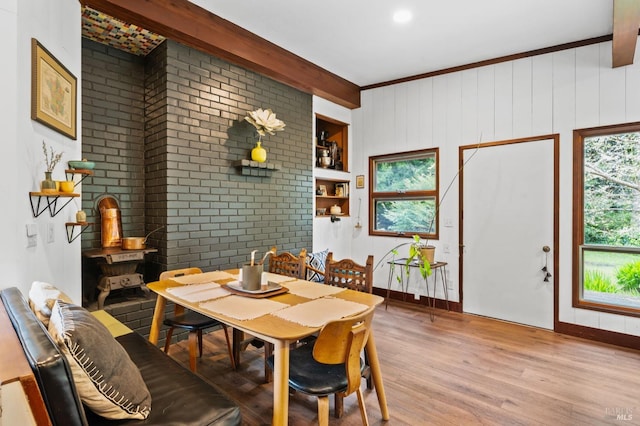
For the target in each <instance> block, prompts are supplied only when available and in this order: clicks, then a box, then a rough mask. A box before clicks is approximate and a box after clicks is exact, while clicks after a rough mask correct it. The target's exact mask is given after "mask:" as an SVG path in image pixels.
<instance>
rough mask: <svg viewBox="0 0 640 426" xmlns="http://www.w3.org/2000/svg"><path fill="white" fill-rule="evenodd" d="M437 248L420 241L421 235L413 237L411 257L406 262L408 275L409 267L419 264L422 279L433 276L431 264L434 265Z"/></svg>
mask: <svg viewBox="0 0 640 426" xmlns="http://www.w3.org/2000/svg"><path fill="white" fill-rule="evenodd" d="M435 249H436V248H435V247H434V246H431V245H428V244H427V243H426V242H424V243H423V242H422V241H421V240H420V236H419V235H417V234H416V235H414V236H413V242H412V243H411V244H410V245H409V257H407V261H406V262H405V268H406V273H407V275H409V266H410V265H411V264H412V263H414V262H417V264H418V268H419V269H420V274H421V275H422V278H425V279H426V278H427V277H428V276H429V275H431V263H433V259H434V253H435Z"/></svg>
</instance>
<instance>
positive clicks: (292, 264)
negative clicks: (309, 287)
mask: <svg viewBox="0 0 640 426" xmlns="http://www.w3.org/2000/svg"><path fill="white" fill-rule="evenodd" d="M272 250H273V252H274V254H272V255H271V256H269V272H271V273H274V274H280V275H286V276H288V277H294V278H300V279H302V280H303V279H304V278H305V276H306V272H307V270H306V258H307V250H306V249H302V251H301V252H300V254H299V255H298V256H295V255H293V254H291V253H289V252H282V253H280V254H275V253H276V248H275V247H273V248H272Z"/></svg>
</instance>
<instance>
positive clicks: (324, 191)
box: [318, 185, 327, 197]
mask: <svg viewBox="0 0 640 426" xmlns="http://www.w3.org/2000/svg"><path fill="white" fill-rule="evenodd" d="M318 189H319V190H320V195H324V196H325V197H326V196H327V186H326V185H318Z"/></svg>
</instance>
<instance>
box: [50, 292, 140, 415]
mask: <svg viewBox="0 0 640 426" xmlns="http://www.w3.org/2000/svg"><path fill="white" fill-rule="evenodd" d="M49 332H50V333H51V335H52V337H53V339H54V340H55V341H56V342H57V343H58V345H59V346H60V349H61V351H62V353H63V354H64V355H65V357H66V359H67V361H68V362H69V365H70V366H71V372H72V373H73V381H74V382H75V384H76V388H77V389H78V394H79V395H80V399H81V400H82V402H83V403H84V404H85V405H86V406H87V407H89V409H91V410H92V411H93V412H94V413H96V414H98V415H100V416H102V417H106V418H108V419H139V420H144V419H146V418H147V416H149V413H150V412H151V394H150V393H149V390H148V389H147V385H146V384H145V382H144V380H143V379H142V375H141V374H140V370H138V367H137V366H136V365H135V364H134V363H133V361H131V358H129V355H128V354H127V352H126V351H125V350H124V348H123V347H122V346H121V345H120V344H119V343H118V342H117V341H116V340H115V339H114V338H113V337H112V336H111V333H109V330H108V329H107V328H106V327H105V326H104V325H102V324H101V323H100V321H98V320H97V319H96V318H95V317H94V316H93V315H91V313H90V312H89V311H87V310H86V309H84V308H82V307H80V306H77V305H73V304H70V303H66V302H63V301H60V300H58V301H57V302H56V303H55V305H54V306H53V310H52V313H51V319H50V321H49Z"/></svg>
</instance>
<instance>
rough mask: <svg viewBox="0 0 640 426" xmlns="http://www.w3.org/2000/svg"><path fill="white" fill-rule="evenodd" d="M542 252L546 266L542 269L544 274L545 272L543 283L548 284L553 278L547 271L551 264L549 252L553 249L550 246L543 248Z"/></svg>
mask: <svg viewBox="0 0 640 426" xmlns="http://www.w3.org/2000/svg"><path fill="white" fill-rule="evenodd" d="M542 251H543V252H544V266H543V267H542V272H544V279H543V280H542V281H544V282H546V283H548V282H549V278H551V274H550V273H549V270H548V269H547V266H548V264H549V252H550V251H551V248H550V247H549V246H544V247H542Z"/></svg>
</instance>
